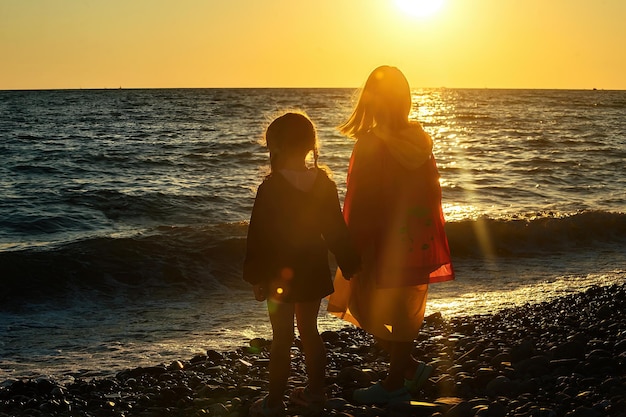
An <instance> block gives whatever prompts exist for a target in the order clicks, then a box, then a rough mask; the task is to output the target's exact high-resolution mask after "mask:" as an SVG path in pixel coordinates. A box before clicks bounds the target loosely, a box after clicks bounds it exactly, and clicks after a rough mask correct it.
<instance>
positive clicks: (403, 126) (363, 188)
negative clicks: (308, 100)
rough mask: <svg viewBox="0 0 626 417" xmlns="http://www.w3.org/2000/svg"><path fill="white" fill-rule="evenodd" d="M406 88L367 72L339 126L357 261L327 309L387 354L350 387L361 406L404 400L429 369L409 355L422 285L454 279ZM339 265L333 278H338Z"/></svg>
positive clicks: (397, 77) (437, 197)
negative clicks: (371, 375)
mask: <svg viewBox="0 0 626 417" xmlns="http://www.w3.org/2000/svg"><path fill="white" fill-rule="evenodd" d="M411 104H412V103H411V90H410V88H409V84H408V82H407V80H406V78H405V77H404V75H403V74H402V72H400V70H398V69H397V68H394V67H389V66H382V67H379V68H376V69H375V70H374V71H373V72H372V73H371V75H370V76H369V78H368V79H367V82H366V83H365V86H364V88H363V89H362V91H361V95H360V97H359V100H358V102H357V105H356V107H355V108H354V111H353V113H352V115H351V116H350V118H349V119H348V121H347V122H345V123H344V124H343V125H341V126H340V127H339V130H340V132H341V133H343V134H344V135H346V136H349V137H351V138H354V139H356V143H355V145H354V149H353V153H352V157H351V159H350V167H349V172H348V181H347V192H346V198H345V204H344V217H345V219H346V222H347V224H348V229H349V230H350V232H351V234H352V235H353V238H354V241H355V243H356V244H357V246H358V250H359V251H360V253H361V256H362V259H363V271H362V272H361V273H359V274H358V275H357V276H355V277H354V278H353V279H352V280H350V281H344V280H342V279H336V280H335V293H334V294H333V295H332V296H331V297H330V300H329V304H328V309H329V311H330V312H333V313H335V314H336V315H337V316H339V317H341V318H343V319H345V320H348V321H351V322H352V323H354V324H356V325H357V326H360V327H362V328H363V329H365V330H366V331H367V332H369V333H371V334H372V335H374V336H375V337H376V338H377V340H378V341H379V342H380V343H381V345H382V347H383V348H385V349H386V350H387V351H388V352H389V353H390V355H391V361H390V366H389V372H388V374H387V377H386V378H385V379H384V380H383V381H382V382H379V383H377V384H375V385H372V386H371V387H369V388H364V389H359V390H356V391H355V393H354V400H355V401H356V402H357V403H361V404H373V403H376V404H385V403H390V402H397V401H407V400H409V399H410V398H411V397H410V392H409V391H411V390H412V389H415V388H416V387H417V386H418V385H419V384H421V383H423V382H424V381H425V379H426V378H428V376H429V374H430V372H431V371H432V368H431V367H429V366H428V365H425V364H424V363H423V362H418V361H416V360H415V359H414V358H413V357H412V356H411V351H412V349H413V341H414V339H415V338H416V337H417V334H418V332H419V329H420V327H421V325H422V321H423V319H424V310H425V308H426V294H427V292H428V284H429V283H433V282H440V281H447V280H452V279H454V272H453V269H452V264H451V261H450V251H449V248H448V241H447V237H446V234H445V231H444V218H443V213H442V210H441V188H440V185H439V173H438V172H437V167H436V165H435V158H434V157H433V155H432V145H433V143H432V139H431V138H430V136H429V135H428V134H427V133H426V132H425V131H424V130H423V129H422V126H421V125H420V124H419V123H418V122H412V121H409V113H410V111H411ZM339 272H340V271H338V275H340V273H339Z"/></svg>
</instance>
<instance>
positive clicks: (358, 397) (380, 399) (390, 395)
mask: <svg viewBox="0 0 626 417" xmlns="http://www.w3.org/2000/svg"><path fill="white" fill-rule="evenodd" d="M352 398H353V399H354V402H355V403H357V404H359V405H372V404H377V405H386V404H394V403H401V402H406V401H410V400H411V394H410V393H409V391H408V390H407V389H406V387H402V388H400V389H397V390H395V391H387V390H386V389H385V388H384V387H383V386H382V384H381V383H380V382H377V383H375V384H374V385H372V386H370V387H367V388H359V389H357V390H355V391H354V394H352Z"/></svg>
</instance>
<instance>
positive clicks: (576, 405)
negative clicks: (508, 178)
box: [0, 285, 626, 417]
mask: <svg viewBox="0 0 626 417" xmlns="http://www.w3.org/2000/svg"><path fill="white" fill-rule="evenodd" d="M625 311H626V286H625V285H614V286H607V287H594V288H591V289H589V290H587V291H586V292H584V293H579V294H574V295H569V296H565V297H562V298H559V299H556V300H553V301H550V302H544V303H539V304H527V305H524V306H521V307H517V308H512V309H506V310H502V311H500V312H498V313H497V314H493V315H481V316H471V317H454V318H451V319H444V318H443V317H441V315H440V314H434V315H432V316H430V317H428V318H427V319H426V320H425V322H424V326H423V329H422V331H421V333H420V335H419V337H418V338H417V340H416V341H415V347H414V352H413V353H414V355H415V356H416V358H418V359H420V360H423V361H425V362H428V363H430V364H431V365H432V366H433V367H434V372H433V374H432V375H431V377H430V378H429V379H428V380H427V381H426V383H425V384H424V385H423V386H422V387H421V388H420V389H419V391H418V392H415V393H413V400H414V401H411V402H407V403H401V404H394V405H389V406H386V407H385V406H359V405H356V404H354V403H353V402H352V392H353V391H354V390H355V389H357V388H360V387H364V386H368V385H370V384H372V383H374V382H376V381H378V380H380V379H382V378H384V377H385V373H386V370H387V367H388V363H389V357H388V355H387V354H386V353H385V352H384V351H382V350H381V349H380V348H379V346H377V344H376V343H375V342H374V340H373V339H372V338H371V337H370V336H369V335H367V334H366V333H365V332H363V331H361V330H359V329H354V328H345V329H342V330H340V331H336V332H335V331H332V332H331V331H329V332H324V333H322V339H323V340H324V343H325V344H326V347H327V356H328V367H327V380H326V382H327V395H328V398H329V400H328V401H327V403H326V406H325V408H324V409H323V410H321V411H319V410H318V411H317V412H316V413H312V410H306V409H302V408H297V407H294V406H290V407H289V410H288V415H289V416H299V415H320V416H344V417H346V416H354V417H359V416H363V417H365V416H368V417H369V416H382V417H384V416H389V417H395V416H409V417H410V416H432V417H473V416H477V417H483V416H485V417H506V416H516V417H526V416H527V417H561V416H564V417H600V416H613V417H626V318H625V316H624V312H625ZM270 346H271V341H268V340H263V339H254V340H252V341H250V344H249V346H245V347H242V348H240V349H237V350H236V351H231V352H216V351H214V350H207V351H206V352H204V353H202V354H198V355H196V356H194V357H193V358H191V359H189V360H183V359H181V360H177V361H174V362H172V363H169V364H159V365H155V366H150V367H138V368H134V369H127V370H124V371H122V372H119V373H118V374H117V375H116V376H115V377H109V378H95V379H91V380H82V379H77V380H74V381H73V382H71V383H66V384H59V383H57V382H55V381H54V380H51V379H47V378H40V379H31V380H7V381H4V382H2V383H0V417H7V416H94V417H99V416H112V417H130V416H141V417H161V416H181V417H182V416H192V417H195V416H228V417H245V416H247V415H248V410H249V408H250V405H251V404H252V403H253V402H254V401H255V400H256V399H258V398H261V397H262V396H264V395H265V394H266V393H267V388H268V363H269V347H270ZM292 370H293V371H292V376H291V378H290V380H289V390H288V392H287V393H286V394H287V395H286V400H287V396H288V394H289V391H290V390H292V389H293V388H295V387H298V386H304V385H305V384H306V373H305V365H304V357H303V355H302V352H301V350H300V348H299V342H298V341H296V342H295V343H294V346H293V348H292Z"/></svg>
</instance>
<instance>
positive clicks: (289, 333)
mask: <svg viewBox="0 0 626 417" xmlns="http://www.w3.org/2000/svg"><path fill="white" fill-rule="evenodd" d="M267 307H268V312H269V316H270V321H271V323H272V332H273V340H272V347H271V350H270V365H269V371H270V384H269V395H268V398H267V406H268V407H270V408H272V407H276V406H277V405H280V404H281V403H282V401H283V398H284V395H285V390H286V389H287V380H288V379H289V375H290V373H291V356H290V355H291V346H292V344H293V337H294V329H293V317H294V311H295V306H294V304H291V303H277V302H275V301H272V300H268V302H267Z"/></svg>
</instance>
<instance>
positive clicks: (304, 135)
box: [264, 112, 318, 171]
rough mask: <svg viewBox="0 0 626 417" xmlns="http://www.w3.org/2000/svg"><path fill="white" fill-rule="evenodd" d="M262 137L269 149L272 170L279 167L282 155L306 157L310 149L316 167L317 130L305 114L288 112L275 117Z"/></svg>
mask: <svg viewBox="0 0 626 417" xmlns="http://www.w3.org/2000/svg"><path fill="white" fill-rule="evenodd" d="M264 138H265V146H267V148H268V149H269V151H270V165H271V168H272V171H274V170H276V169H280V168H281V165H282V157H283V156H284V155H298V156H302V158H306V156H307V154H308V153H309V152H310V151H313V158H314V161H315V167H316V168H317V157H318V152H317V132H316V131H315V126H314V125H313V122H311V120H310V119H309V118H308V117H307V116H306V114H304V113H296V112H289V113H285V114H283V115H282V116H280V117H277V118H276V119H274V121H272V123H270V125H269V126H268V127H267V129H266V131H265V135H264Z"/></svg>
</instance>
